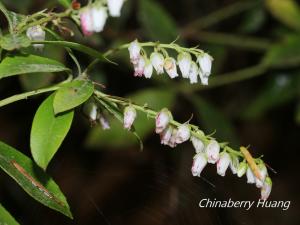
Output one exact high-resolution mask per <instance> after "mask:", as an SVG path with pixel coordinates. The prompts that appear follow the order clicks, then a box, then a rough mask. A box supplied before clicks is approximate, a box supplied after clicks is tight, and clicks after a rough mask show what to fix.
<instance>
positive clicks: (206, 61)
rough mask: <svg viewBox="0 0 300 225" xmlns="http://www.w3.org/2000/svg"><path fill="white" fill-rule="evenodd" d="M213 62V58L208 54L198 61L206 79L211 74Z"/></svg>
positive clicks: (200, 57)
mask: <svg viewBox="0 0 300 225" xmlns="http://www.w3.org/2000/svg"><path fill="white" fill-rule="evenodd" d="M212 60H213V59H212V57H211V56H210V55H209V54H207V53H204V54H203V55H201V56H199V57H198V59H197V61H198V63H199V66H200V69H201V72H202V74H203V76H205V77H208V76H209V75H210V73H211V65H212Z"/></svg>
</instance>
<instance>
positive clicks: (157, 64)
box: [150, 52, 165, 74]
mask: <svg viewBox="0 0 300 225" xmlns="http://www.w3.org/2000/svg"><path fill="white" fill-rule="evenodd" d="M150 61H151V64H152V66H153V67H154V69H155V71H156V73H157V74H162V73H164V62H165V60H164V56H163V55H162V54H161V53H159V52H153V53H151V55H150Z"/></svg>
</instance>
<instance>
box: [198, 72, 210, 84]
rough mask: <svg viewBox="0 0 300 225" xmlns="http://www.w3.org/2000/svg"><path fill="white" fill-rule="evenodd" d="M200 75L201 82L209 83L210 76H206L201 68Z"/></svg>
mask: <svg viewBox="0 0 300 225" xmlns="http://www.w3.org/2000/svg"><path fill="white" fill-rule="evenodd" d="M199 76H200V80H201V84H203V85H208V77H207V76H204V74H203V73H202V72H201V70H199Z"/></svg>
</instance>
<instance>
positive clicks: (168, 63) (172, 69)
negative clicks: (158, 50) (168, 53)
mask: <svg viewBox="0 0 300 225" xmlns="http://www.w3.org/2000/svg"><path fill="white" fill-rule="evenodd" d="M164 69H165V70H166V72H167V74H168V75H169V77H171V78H172V79H173V78H175V77H178V73H177V67H176V60H175V59H174V58H171V57H168V58H166V59H165V62H164Z"/></svg>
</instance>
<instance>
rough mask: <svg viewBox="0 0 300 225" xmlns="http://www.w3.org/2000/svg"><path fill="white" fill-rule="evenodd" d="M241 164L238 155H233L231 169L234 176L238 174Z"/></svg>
mask: <svg viewBox="0 0 300 225" xmlns="http://www.w3.org/2000/svg"><path fill="white" fill-rule="evenodd" d="M239 163H240V162H239V158H238V157H237V156H236V155H231V160H230V164H229V167H230V169H231V172H232V173H233V174H237V172H238V169H239Z"/></svg>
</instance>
